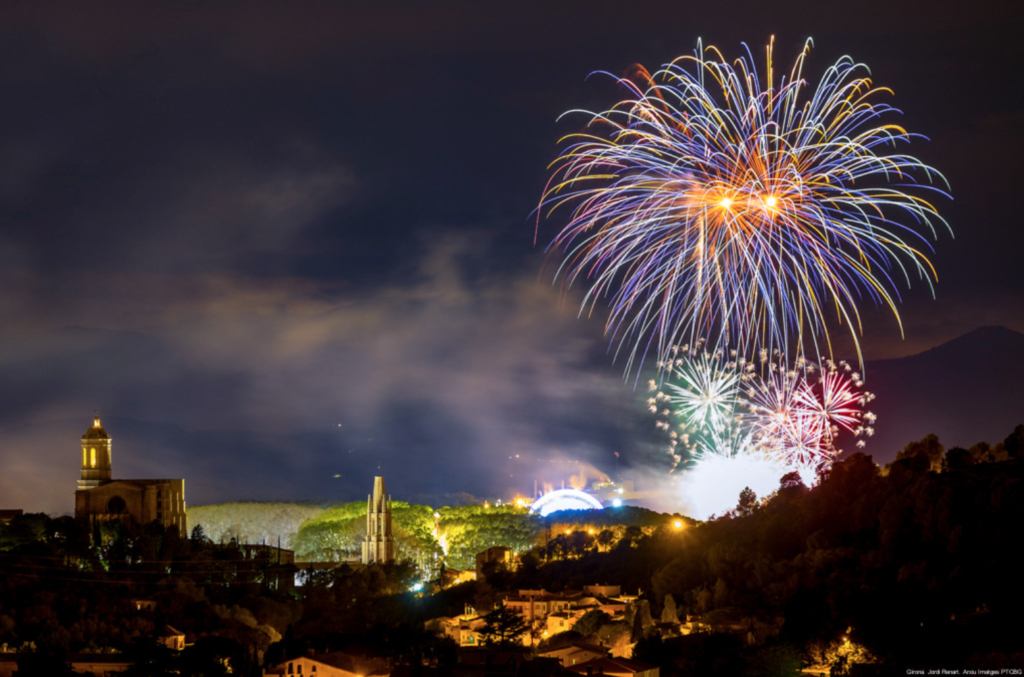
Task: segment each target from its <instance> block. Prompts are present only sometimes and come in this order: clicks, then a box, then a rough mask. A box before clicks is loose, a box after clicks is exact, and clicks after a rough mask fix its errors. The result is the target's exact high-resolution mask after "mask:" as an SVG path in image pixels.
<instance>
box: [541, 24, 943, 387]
mask: <svg viewBox="0 0 1024 677" xmlns="http://www.w3.org/2000/svg"><path fill="white" fill-rule="evenodd" d="M810 46H811V42H810V41H808V42H807V45H806V46H805V48H804V50H803V51H802V52H801V54H800V56H799V57H798V58H797V60H796V63H795V65H794V67H793V68H792V70H791V71H790V72H789V73H788V75H787V74H784V75H782V76H780V77H777V76H776V74H775V73H774V72H773V69H772V45H771V44H769V45H768V47H767V58H766V64H767V67H766V73H765V74H764V79H763V80H762V79H761V77H760V76H759V75H758V74H757V72H756V70H755V68H754V59H753V57H752V56H751V54H750V52H749V50H748V52H747V54H746V56H745V57H743V58H740V59H738V60H736V61H734V62H732V63H729V62H727V61H726V60H725V59H724V58H723V57H722V55H721V53H720V52H719V51H718V50H717V49H715V48H713V47H709V48H707V49H702V48H701V46H700V45H699V44H698V48H697V50H696V52H695V55H694V56H685V57H681V58H679V59H677V60H676V61H674V62H672V63H671V64H668V65H666V66H665V67H664V68H662V69H661V70H659V71H657V72H656V73H654V75H653V76H652V75H650V74H648V73H647V72H646V71H645V70H643V68H641V67H638V68H637V71H636V73H635V74H634V75H633V76H632V77H630V78H629V79H618V82H619V83H620V84H622V85H623V86H625V87H626V88H628V89H629V91H630V92H631V97H630V98H629V99H627V100H625V101H622V102H621V103H619V104H617V105H616V106H615V107H613V108H612V109H610V110H608V111H605V112H602V113H590V112H586V111H571V112H584V113H587V114H588V115H589V116H590V121H589V123H588V125H587V128H586V129H585V131H583V132H581V133H577V134H571V135H569V136H567V137H566V138H565V139H563V141H562V142H563V144H565V147H564V150H563V152H562V154H561V155H560V157H559V158H558V159H557V160H555V162H554V163H553V165H552V167H553V175H552V178H551V180H550V181H549V183H548V186H547V188H546V190H545V192H544V195H543V198H542V201H541V209H540V214H539V216H538V218H540V216H542V215H548V216H550V215H551V213H552V212H554V211H556V210H558V209H559V208H561V207H565V208H568V209H569V210H570V211H569V221H568V223H567V224H566V225H565V227H564V228H563V229H562V230H561V232H560V233H559V234H558V235H557V237H555V239H554V241H553V242H552V245H551V247H552V248H554V249H557V250H560V251H563V252H564V254H565V259H564V261H563V263H562V265H561V267H560V268H559V274H560V275H562V276H564V278H565V279H566V281H567V282H568V284H570V285H572V284H585V285H586V286H587V289H586V294H585V298H584V301H583V307H582V309H581V312H582V310H585V309H587V308H588V307H589V308H593V307H594V306H595V305H596V304H597V303H598V302H599V300H601V299H606V298H607V299H608V302H609V305H610V313H609V317H608V324H607V326H606V328H605V329H606V333H608V334H609V335H611V336H612V337H614V338H613V340H616V341H617V343H618V348H617V350H616V354H617V355H618V353H619V352H620V351H622V350H623V349H624V348H625V350H626V352H627V353H628V360H627V366H626V369H627V372H628V371H630V370H631V369H632V368H633V367H634V366H636V363H637V360H638V359H641V360H642V358H643V356H644V355H645V354H647V353H648V351H651V350H654V351H656V352H657V355H658V360H659V363H660V364H661V365H662V366H664V365H665V364H667V363H668V361H669V359H670V351H671V349H672V347H673V346H677V345H695V344H696V343H697V342H698V341H700V340H701V339H704V340H706V341H707V345H708V346H709V347H711V348H712V349H714V347H715V346H724V345H731V346H733V347H734V348H735V349H737V350H738V351H739V352H740V353H741V354H752V353H754V352H757V351H759V350H768V351H775V350H780V351H782V352H783V354H792V353H793V352H802V353H804V354H826V353H827V354H831V344H830V340H829V332H828V326H827V324H828V322H830V321H837V322H838V323H839V324H840V325H845V326H846V327H847V330H848V331H849V333H850V335H851V336H852V337H853V341H854V343H855V345H856V349H857V353H858V357H859V356H860V346H859V342H858V334H859V333H860V332H861V320H860V315H859V312H858V308H857V305H858V303H859V302H860V301H861V299H862V298H868V299H870V300H871V301H872V302H873V303H875V304H884V305H886V306H888V307H889V308H890V309H891V310H892V312H893V314H894V315H895V316H896V318H897V320H899V313H898V311H897V308H896V303H897V301H898V299H899V296H898V292H897V287H898V284H897V282H900V283H903V284H906V285H909V284H910V282H911V279H912V278H913V277H918V278H920V279H923V280H925V281H926V282H927V284H928V285H929V287H930V286H931V285H932V283H933V281H934V280H935V279H936V276H935V271H934V268H933V267H932V265H931V263H930V262H929V261H928V258H927V256H926V253H925V251H923V250H925V249H930V246H929V244H928V237H929V236H930V237H932V238H934V237H935V236H936V234H937V233H936V230H937V228H936V226H942V227H944V228H946V229H948V225H947V224H946V223H945V221H944V220H943V219H942V218H941V216H940V215H939V214H938V212H937V211H936V209H935V207H934V206H933V205H932V204H931V202H929V201H928V200H927V199H925V197H926V196H927V195H929V194H939V195H946V196H947V197H948V195H947V194H946V192H945V191H944V190H943V189H942V187H940V186H936V185H935V183H936V182H938V183H940V184H941V185H942V186H945V185H946V182H945V179H944V178H943V177H942V176H941V175H940V174H939V173H938V172H937V171H936V170H935V169H933V168H931V167H929V166H927V165H925V164H923V163H921V162H920V161H918V160H916V159H915V158H913V157H911V156H909V155H904V154H900V153H898V152H897V150H898V147H899V146H900V145H901V144H904V143H906V142H909V141H910V140H911V139H912V138H913V136H914V135H913V134H910V133H909V132H907V131H906V130H905V129H903V128H902V127H899V126H897V125H894V124H890V123H884V124H883V123H882V120H881V119H882V118H883V117H889V114H893V113H898V111H896V110H895V109H894V108H892V107H891V106H889V105H887V104H884V103H877V102H876V100H877V99H878V98H879V96H880V95H882V94H885V93H891V92H889V90H887V89H884V88H876V87H873V85H872V83H871V80H870V78H869V77H868V76H867V68H866V67H865V66H863V65H862V64H858V63H856V62H854V61H852V60H851V59H849V58H848V57H843V58H842V59H840V60H839V61H838V62H836V63H835V64H834V65H833V66H831V67H830V68H829V69H828V70H827V71H826V72H825V74H824V75H823V76H822V78H821V80H820V81H819V82H818V84H817V85H816V86H811V85H810V84H809V83H808V82H807V81H806V80H804V79H803V75H802V73H803V68H804V61H805V59H806V57H807V55H808V53H809V51H810ZM901 331H902V329H901Z"/></svg>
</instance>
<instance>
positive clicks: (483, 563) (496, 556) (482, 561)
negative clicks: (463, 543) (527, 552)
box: [476, 545, 516, 579]
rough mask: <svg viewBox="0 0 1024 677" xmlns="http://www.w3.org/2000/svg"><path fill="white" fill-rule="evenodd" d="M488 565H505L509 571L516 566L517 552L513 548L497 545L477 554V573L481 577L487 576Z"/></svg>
mask: <svg viewBox="0 0 1024 677" xmlns="http://www.w3.org/2000/svg"><path fill="white" fill-rule="evenodd" d="M488 565H491V566H497V567H503V568H505V569H506V570H508V571H514V570H515V568H516V553H515V551H514V550H512V548H508V547H505V546H504V545H495V546H493V547H490V548H487V549H486V550H484V551H483V552H480V553H477V555H476V575H477V578H479V579H484V578H486V573H485V569H487V568H488Z"/></svg>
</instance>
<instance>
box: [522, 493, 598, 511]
mask: <svg viewBox="0 0 1024 677" xmlns="http://www.w3.org/2000/svg"><path fill="white" fill-rule="evenodd" d="M603 507H604V506H602V505H601V502H600V501H598V500H597V499H596V498H594V497H593V496H591V495H590V494H587V493H584V492H582V491H580V490H578V489H559V490H558V491H550V492H548V493H546V494H544V495H543V496H541V497H540V498H538V499H537V500H536V501H534V502H533V505H532V506H530V512H534V513H538V512H539V513H540V515H541V517H547V516H548V515H550V514H551V513H553V512H557V511H559V510H600V509H601V508H603Z"/></svg>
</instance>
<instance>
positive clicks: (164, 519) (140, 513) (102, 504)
mask: <svg viewBox="0 0 1024 677" xmlns="http://www.w3.org/2000/svg"><path fill="white" fill-rule="evenodd" d="M112 442H113V439H112V438H111V437H110V435H108V434H107V431H106V430H104V429H103V426H102V425H101V424H100V419H99V417H96V418H95V419H93V423H92V427H91V428H89V429H88V430H86V431H85V434H84V435H82V474H81V478H80V479H79V480H78V490H77V491H75V519H77V520H80V521H82V522H88V523H89V524H94V523H96V522H121V523H122V524H124V525H125V526H127V527H132V526H141V525H144V524H149V523H150V522H153V521H157V522H160V523H161V524H162V525H164V526H165V527H167V528H168V529H170V528H174V529H177V530H178V533H180V534H181V535H182V536H183V537H185V536H187V535H188V532H187V524H186V521H185V480H115V479H111V459H112V453H111V443H112Z"/></svg>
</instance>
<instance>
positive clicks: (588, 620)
mask: <svg viewBox="0 0 1024 677" xmlns="http://www.w3.org/2000/svg"><path fill="white" fill-rule="evenodd" d="M611 622H612V617H611V616H609V615H608V614H606V613H605V612H603V611H601V610H600V609H591V610H590V611H588V612H587V613H585V614H583V615H582V616H581V617H580V619H579V620H578V621H576V624H575V625H574V626H572V629H573V630H575V631H576V632H578V633H580V634H581V635H583V636H584V637H588V636H590V635H594V634H597V631H598V630H600V629H601V626H602V625H605V624H607V623H611Z"/></svg>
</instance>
